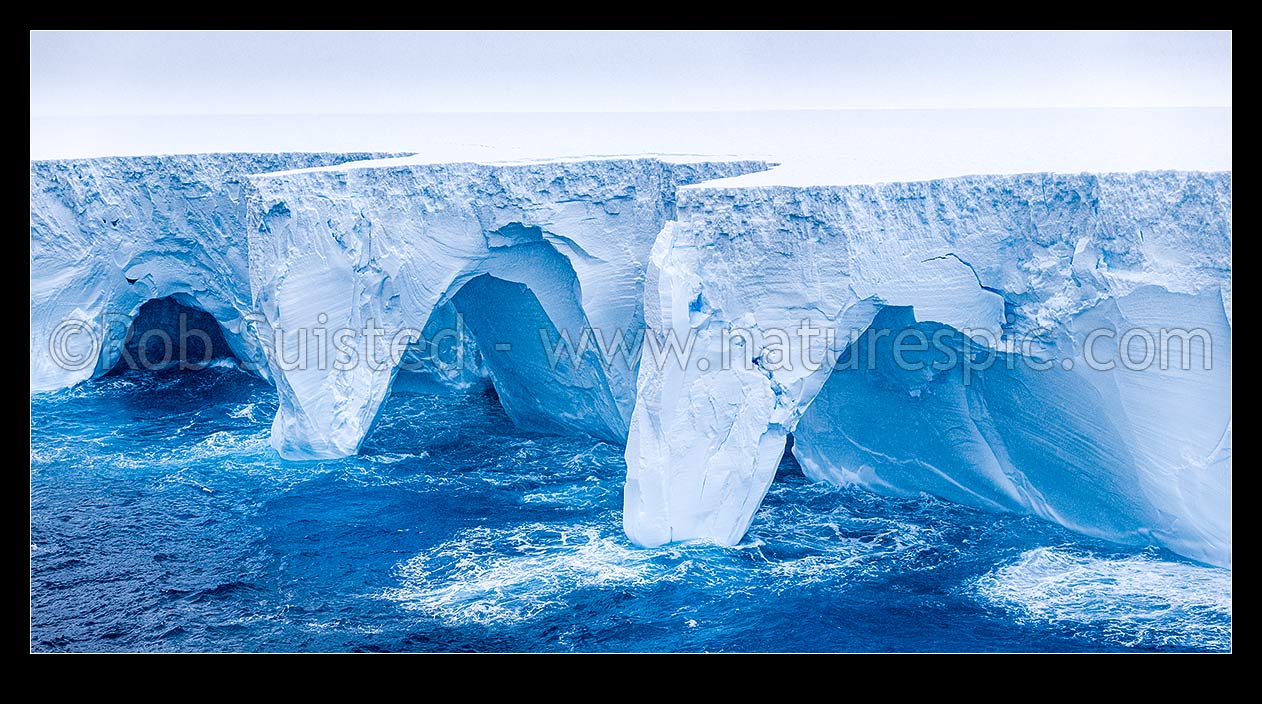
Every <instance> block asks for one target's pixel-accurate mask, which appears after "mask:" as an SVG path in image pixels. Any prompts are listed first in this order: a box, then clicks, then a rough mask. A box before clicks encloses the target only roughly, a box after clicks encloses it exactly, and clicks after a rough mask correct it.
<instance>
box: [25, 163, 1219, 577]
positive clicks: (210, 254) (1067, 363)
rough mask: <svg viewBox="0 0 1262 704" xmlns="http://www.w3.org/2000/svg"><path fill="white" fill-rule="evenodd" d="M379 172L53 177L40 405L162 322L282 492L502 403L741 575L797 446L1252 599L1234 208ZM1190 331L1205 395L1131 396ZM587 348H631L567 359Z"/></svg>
mask: <svg viewBox="0 0 1262 704" xmlns="http://www.w3.org/2000/svg"><path fill="white" fill-rule="evenodd" d="M372 156H374V155H367V154H343V155H324V154H305V155H304V154H277V155H230V154H224V155H199V156H191V157H137V158H107V159H90V160H72V161H54V162H32V164H31V250H32V251H31V348H30V349H31V388H32V390H33V391H42V390H48V389H56V388H63V387H66V386H70V385H72V384H74V383H77V382H79V381H82V380H84V379H87V378H89V377H91V376H94V375H100V374H104V373H106V372H108V371H109V370H110V369H111V368H112V367H113V366H114V364H115V363H116V361H117V360H118V359H119V355H120V354H123V353H124V352H122V351H121V350H123V349H124V345H123V344H122V341H123V339H124V337H125V336H126V334H127V328H128V326H129V325H130V324H131V323H132V322H133V320H134V319H135V318H136V316H137V315H138V314H140V313H141V308H142V306H144V305H145V304H146V303H147V302H148V301H153V300H155V299H169V301H170V302H173V304H179V305H182V306H186V307H188V308H193V309H196V310H200V311H204V312H205V313H208V314H209V315H210V316H213V319H214V320H215V321H216V322H217V323H218V325H219V327H220V328H221V331H220V332H222V335H223V339H224V340H225V341H226V342H227V344H228V345H229V346H230V347H231V350H232V352H233V353H234V354H235V356H237V357H238V358H239V359H241V360H243V361H247V362H248V363H250V364H253V365H255V366H257V372H258V373H259V374H261V375H262V376H264V377H265V378H267V379H269V380H270V381H271V382H272V383H273V384H275V386H276V389H277V393H278V398H279V410H278V412H277V415H276V418H275V420H274V422H273V426H272V443H273V445H274V446H275V447H276V449H277V450H278V451H279V453H280V454H281V455H282V456H283V457H285V458H289V459H316V458H331V457H339V456H345V455H347V454H352V453H355V452H356V451H357V450H358V448H359V446H360V443H361V442H362V441H363V440H364V438H365V437H366V436H367V434H368V433H369V432H370V430H371V428H372V426H373V423H374V422H375V420H376V417H377V414H378V412H379V410H380V408H381V406H382V402H383V401H384V400H385V398H386V397H387V395H388V394H389V393H390V391H391V390H392V389H401V388H423V389H436V388H468V387H470V386H472V385H474V384H479V383H492V384H494V386H495V389H496V391H497V393H498V395H499V398H500V400H501V403H502V404H503V406H504V408H505V410H506V411H507V413H508V415H509V417H510V418H512V420H513V421H514V422H515V423H517V424H519V425H521V426H524V427H527V428H532V429H536V430H541V431H545V432H581V433H586V434H589V435H592V436H595V437H598V438H602V439H605V440H609V441H611V442H617V443H622V442H625V443H626V459H627V465H628V477H627V484H626V493H625V524H626V530H627V534H628V535H629V536H630V538H631V539H632V540H633V541H635V542H636V543H638V544H641V545H646V546H652V545H659V544H663V543H666V542H673V541H681V540H693V539H701V540H714V541H718V542H721V543H725V544H732V543H735V542H737V541H739V540H740V539H741V538H742V536H743V535H744V534H745V532H746V530H747V529H748V527H749V525H750V522H751V520H752V519H753V516H754V513H755V511H756V510H757V508H758V505H759V503H760V501H761V499H762V496H763V494H764V493H765V492H766V490H767V487H768V486H769V484H770V482H771V480H772V478H773V477H774V474H775V469H776V466H777V464H778V462H779V460H780V458H781V456H782V454H783V452H784V451H785V447H786V440H787V438H788V436H789V435H790V434H792V436H793V438H794V444H793V446H792V447H793V450H792V451H793V453H794V454H795V456H796V457H797V458H798V460H799V461H800V463H801V465H802V467H803V469H804V471H806V472H807V474H808V475H809V476H811V477H812V478H814V479H817V480H821V481H829V482H834V483H853V484H858V485H861V486H865V487H867V488H869V489H872V490H874V491H878V492H883V493H889V494H895V495H915V494H918V493H920V492H927V493H930V494H934V495H937V496H940V497H943V498H946V499H949V500H952V501H957V502H963V503H967V504H971V505H975V506H979V507H983V508H987V509H991V510H1002V511H1015V512H1022V513H1030V514H1034V515H1037V516H1040V517H1042V518H1045V519H1047V520H1050V521H1053V522H1056V523H1059V524H1061V525H1064V526H1067V527H1069V528H1071V529H1074V530H1077V531H1081V532H1084V533H1087V534H1091V535H1096V536H1099V537H1102V538H1106V539H1109V540H1114V541H1120V542H1126V543H1141V544H1147V543H1152V544H1157V545H1161V546H1164V547H1167V548H1169V549H1171V550H1174V551H1176V552H1178V553H1180V554H1183V555H1188V556H1191V557H1194V558H1196V559H1200V560H1204V561H1206V562H1210V563H1214V564H1223V565H1229V564H1230V561H1231V557H1230V555H1231V514H1230V510H1231V509H1230V497H1231V383H1230V374H1231V176H1230V173H1196V172H1151V173H1149V172H1145V173H1135V174H1107V175H1085V174H1084V175H1075V176H1064V175H1048V174H1036V175H1023V176H977V177H964V178H955V179H947V180H941V181H929V182H916V183H896V184H885V185H873V186H837V187H830V186H811V187H788V186H770V185H756V186H744V187H742V186H741V185H740V182H739V179H737V180H735V181H733V180H726V181H722V182H715V181H714V180H715V179H731V178H732V177H737V176H740V175H741V174H747V173H751V172H755V171H762V170H765V169H767V168H769V165H767V164H764V163H761V162H752V161H689V160H668V159H656V158H636V159H590V160H576V161H553V162H535V163H520V164H471V163H470V164H426V163H421V162H417V161H415V160H408V159H403V160H397V159H396V160H391V159H374V160H369V161H361V160H362V159H368V158H369V157H372ZM165 305H166V306H167V307H165V308H153V309H152V310H148V312H146V313H145V315H146V316H148V317H146V318H142V320H153V321H158V322H157V323H154V324H159V325H169V324H170V321H169V320H168V319H169V318H170V317H171V315H172V312H173V311H174V310H175V309H174V308H172V307H171V305H172V304H170V303H169V304H165ZM66 321H80V328H76V329H71V330H70V331H69V333H68V332H67V329H66V328H65V324H66ZM1171 329H1177V330H1181V331H1185V332H1186V331H1195V335H1194V337H1195V339H1186V340H1182V341H1181V342H1180V343H1177V344H1179V345H1180V346H1179V347H1176V354H1177V355H1182V354H1183V351H1184V349H1186V350H1187V354H1186V357H1187V359H1186V360H1180V359H1178V358H1177V357H1176V359H1175V360H1174V363H1173V364H1169V365H1165V366H1163V365H1161V364H1158V363H1155V362H1154V363H1152V364H1148V365H1144V366H1143V368H1131V366H1135V365H1127V364H1121V363H1118V362H1119V360H1124V358H1125V357H1126V355H1127V354H1129V349H1119V345H1122V341H1124V340H1128V339H1129V340H1130V341H1131V342H1134V341H1135V340H1136V339H1139V338H1137V337H1136V332H1137V331H1138V332H1143V333H1146V334H1148V335H1149V336H1150V337H1151V338H1152V339H1154V340H1156V339H1159V338H1161V336H1162V335H1163V334H1165V333H1167V332H1168V331H1169V330H1171ZM592 330H594V331H596V334H597V336H598V337H600V338H601V339H602V340H609V339H610V338H611V337H612V336H613V335H615V334H621V335H623V336H624V337H625V339H626V342H627V344H626V345H625V346H623V347H619V346H618V345H616V344H615V345H614V348H615V349H622V352H621V353H618V352H616V351H613V353H612V354H610V352H611V351H612V350H609V349H603V350H602V349H600V348H599V345H597V346H595V347H594V346H591V345H589V346H588V347H587V348H586V349H581V350H580V351H578V352H575V353H573V354H570V355H568V356H567V355H562V356H561V357H560V358H557V357H555V355H553V354H550V352H555V351H556V349H557V348H556V347H555V345H556V343H558V342H559V341H561V340H563V339H564V340H569V341H579V340H581V339H582V338H583V335H584V331H592ZM804 332H805V333H806V334H805V335H804ZM70 333H75V334H70ZM642 334H643V335H644V337H643V338H640V337H639V336H640V335H642ZM1128 334H1129V337H1128ZM541 335H542V339H541ZM908 335H911V337H910V338H909V337H908ZM1140 337H1142V336H1140ZM641 339H642V340H643V341H644V343H645V344H643V345H642V347H641V346H640V345H637V342H638V341H639V340H641ZM908 339H910V340H911V341H912V344H911V345H910V346H909V345H907V344H905V343H906V342H907V340H908ZM920 339H924V340H927V341H931V342H930V343H927V344H926V347H925V349H920V348H919V347H918V346H917V345H916V344H915V342H916V341H917V340H920ZM440 340H446V342H445V343H443V344H439V341H440ZM544 340H547V341H549V342H548V343H547V344H543V342H544ZM1205 340H1208V347H1206V348H1203V347H1200V346H1197V345H1201V344H1202V343H1203V342H1204V341H1205ZM457 341H459V344H453V343H455V342H457ZM1140 341H1142V339H1141V340H1140ZM1194 343H1195V344H1194ZM672 344H678V345H679V347H678V348H677V349H676V352H679V354H675V355H672V354H671V350H672V347H671V345H672ZM57 345H61V346H62V347H61V348H59V349H58V350H57V351H58V354H56V355H54V354H51V353H50V350H51V349H52V348H53V347H55V346H57ZM948 352H949V353H950V354H949V355H948V354H947V353H948ZM453 355H454V357H455V358H454V360H453ZM946 356H951V357H954V363H951V364H938V363H939V362H942V361H943V359H942V358H943V357H946ZM1088 356H1091V357H1093V358H1095V359H1096V360H1097V361H1098V360H1099V359H1101V358H1106V359H1108V360H1112V361H1114V364H1113V365H1112V367H1111V368H1109V369H1094V368H1091V367H1092V366H1093V365H1091V364H1088V359H1087V357H1088ZM1211 358H1212V359H1211ZM67 359H70V360H72V361H74V360H78V362H77V363H76V364H66V361H67ZM453 361H454V362H455V363H454V364H452V362H453ZM1181 361H1183V362H1185V363H1180V362H1181ZM1095 366H1098V365H1095Z"/></svg>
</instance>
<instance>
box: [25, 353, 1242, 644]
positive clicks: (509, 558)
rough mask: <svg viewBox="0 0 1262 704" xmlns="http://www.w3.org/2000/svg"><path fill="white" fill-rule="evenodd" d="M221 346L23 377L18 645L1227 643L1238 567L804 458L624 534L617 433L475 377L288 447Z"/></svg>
mask: <svg viewBox="0 0 1262 704" xmlns="http://www.w3.org/2000/svg"><path fill="white" fill-rule="evenodd" d="M275 409H276V400H275V392H274V391H273V390H272V389H271V388H270V387H269V386H267V385H266V384H265V383H263V382H261V381H259V380H257V379H255V378H253V377H250V376H248V375H246V374H244V373H241V372H239V371H236V370H235V369H232V368H228V367H217V368H212V369H208V370H206V371H201V372H183V373H182V372H177V371H169V372H141V371H137V372H126V373H124V374H121V375H114V376H108V377H105V378H102V379H98V380H96V381H92V382H86V383H84V384H80V385H79V386H77V387H75V388H73V389H69V390H66V391H61V392H57V393H53V394H40V395H36V396H32V398H31V610H32V613H31V647H32V649H33V650H36V651H102V650H103V651H154V650H157V651H204V650H214V651H225V650H227V651H343V650H355V651H889V650H895V651H909V650H910V651H925V650H928V651H959V650H963V651H997V650H998V651H1011V650H1015V651H1044V650H1053V651H1096V650H1106V651H1119V650H1123V651H1124V650H1175V651H1184V650H1192V651H1221V650H1227V649H1229V648H1230V646H1231V573H1230V572H1229V571H1227V570H1221V569H1214V568H1209V567H1204V566H1201V565H1197V564H1195V563H1191V562H1188V561H1185V560H1181V559H1180V558H1178V557H1177V556H1174V555H1172V554H1170V553H1167V552H1162V551H1158V550H1155V549H1128V548H1119V547H1117V546H1113V545H1109V544H1106V543H1101V542H1098V541H1094V540H1091V539H1088V538H1084V537H1082V536H1079V535H1075V534H1073V533H1069V532H1067V531H1065V530H1063V529H1060V528H1057V527H1055V526H1052V525H1049V524H1046V523H1043V522H1041V521H1038V520H1035V519H1032V518H1028V517H1018V516H1008V515H996V514H989V513H983V512H979V511H974V510H971V509H966V508H962V507H958V506H954V505H952V504H948V503H945V502H942V501H938V500H935V499H931V498H923V499H891V498H887V497H881V496H876V495H873V494H870V493H868V492H864V491H861V490H856V489H838V488H833V487H829V486H825V485H819V484H812V483H811V482H809V481H807V480H806V478H805V477H803V476H802V474H801V471H800V470H799V469H798V467H797V465H796V464H795V463H794V462H793V460H792V459H791V458H790V459H786V460H785V462H784V463H782V465H781V467H780V471H779V474H778V475H777V478H776V482H775V483H774V484H773V486H772V489H771V491H770V493H769V494H768V496H767V499H766V501H765V502H764V505H763V507H762V508H761V509H760V510H759V512H758V515H757V516H756V518H755V519H754V524H753V527H752V528H751V530H750V532H749V535H748V536H747V537H746V538H745V540H744V541H743V542H742V543H741V544H740V545H739V546H737V547H735V548H721V547H717V546H713V545H683V546H671V547H667V548H662V549H656V550H642V549H637V548H635V547H633V546H632V545H631V544H630V543H629V542H628V541H627V540H626V538H625V537H624V536H623V534H622V526H621V501H622V496H621V490H622V487H621V483H622V477H623V474H624V472H625V466H624V464H623V461H622V454H621V453H622V448H621V447H618V446H616V445H611V444H607V443H603V442H599V441H596V440H592V439H590V438H582V437H557V436H547V435H538V434H532V433H528V432H524V431H520V430H518V429H516V428H514V427H513V425H512V423H511V422H509V420H508V419H507V417H506V416H505V415H504V414H503V412H502V411H501V410H500V408H499V405H498V402H497V400H496V399H495V397H494V395H493V394H490V393H476V394H470V395H462V396H427V395H413V394H395V395H394V396H392V397H391V398H390V399H389V401H388V402H387V406H386V408H385V410H384V412H383V416H382V419H381V421H380V423H379V424H378V426H377V428H376V429H375V430H374V432H373V434H372V435H371V436H370V437H369V438H368V440H367V441H366V442H365V445H364V449H363V450H362V452H361V453H360V454H359V455H358V456H356V457H351V458H347V459H343V460H337V461H328V462H306V463H298V462H285V461H283V460H280V459H279V458H278V457H277V456H276V454H275V453H274V452H273V451H272V449H271V448H270V446H269V445H268V436H269V431H270V425H271V420H272V416H273V415H274V413H275Z"/></svg>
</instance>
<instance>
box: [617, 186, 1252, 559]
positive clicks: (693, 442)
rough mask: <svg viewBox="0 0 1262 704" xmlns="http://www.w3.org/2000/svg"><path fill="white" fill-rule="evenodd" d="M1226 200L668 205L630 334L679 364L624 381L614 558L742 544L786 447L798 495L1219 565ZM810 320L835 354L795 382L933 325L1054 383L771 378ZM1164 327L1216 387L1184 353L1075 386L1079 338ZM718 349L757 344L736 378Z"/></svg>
mask: <svg viewBox="0 0 1262 704" xmlns="http://www.w3.org/2000/svg"><path fill="white" fill-rule="evenodd" d="M1230 187H1231V180H1230V175H1229V174H1184V173H1144V174H1125V175H1123V174H1118V175H1108V176H1089V175H1080V176H1055V175H1043V174H1038V175H1028V176H992V177H977V178H959V179H947V180H943V181H934V182H927V183H917V184H889V185H881V186H851V187H835V188H824V187H818V188H764V189H748V190H714V191H708V190H706V189H704V188H701V189H693V190H689V191H687V192H685V197H684V198H683V199H681V201H680V204H679V218H678V220H677V221H676V222H673V223H668V224H667V226H666V227H665V228H664V229H663V231H662V234H661V235H660V236H659V238H658V240H657V242H656V243H655V245H654V249H653V253H652V258H651V262H650V267H649V272H648V275H647V279H646V287H645V301H646V303H645V320H646V322H647V323H648V326H649V334H650V335H652V336H654V337H656V338H658V339H665V338H667V337H674V338H676V339H684V338H687V339H690V340H691V341H692V343H693V345H692V351H691V353H690V354H689V355H688V357H687V360H686V361H685V362H684V363H670V364H660V363H650V359H649V358H648V357H647V356H646V357H645V358H644V359H643V360H642V361H641V365H640V372H639V380H638V395H637V402H636V407H635V413H634V416H633V417H632V421H631V428H630V433H629V438H628V442H627V449H626V458H627V465H628V474H627V485H626V492H625V495H624V523H625V528H626V532H627V534H628V536H630V537H631V539H632V540H633V541H635V542H637V543H639V544H642V545H660V544H663V543H666V542H671V541H680V540H696V539H699V540H713V541H716V542H720V543H724V544H733V543H736V542H737V541H739V540H740V539H741V537H742V536H743V535H744V534H745V531H746V530H747V529H748V527H749V525H750V522H751V520H752V519H753V516H754V512H755V511H756V509H757V507H758V505H759V503H760V502H761V500H762V497H763V495H764V494H765V492H766V490H767V488H768V486H769V485H770V483H771V481H772V478H773V477H774V474H775V468H776V465H777V463H778V461H779V459H780V457H781V455H782V453H783V451H784V447H785V436H786V435H787V434H788V433H790V432H793V433H794V434H795V438H796V441H797V444H796V445H795V447H794V450H793V452H794V453H795V455H796V456H797V457H798V459H799V460H800V461H801V464H802V465H803V468H804V470H805V471H806V472H807V473H808V474H810V475H811V476H813V477H815V478H819V479H826V480H830V481H839V482H852V483H858V484H860V485H863V486H867V487H869V488H872V489H875V490H878V491H886V492H889V493H916V492H919V491H928V492H932V493H937V494H940V495H942V496H945V497H947V498H951V499H954V500H957V501H966V502H969V503H973V504H975V505H979V506H984V507H987V508H991V509H998V510H1017V511H1025V512H1030V513H1034V514H1036V515H1039V516H1041V517H1044V518H1047V519H1049V520H1052V521H1055V522H1057V523H1060V524H1062V525H1065V526H1067V527H1069V528H1072V529H1075V530H1079V531H1082V532H1085V533H1089V534H1092V535H1097V536H1100V537H1105V538H1108V539H1111V540H1117V541H1121V542H1128V543H1153V544H1157V545H1161V546H1164V547H1168V548H1170V549H1172V550H1175V551H1177V552H1179V553H1181V554H1183V555H1187V556H1190V557H1193V558H1196V559H1200V560H1203V561H1206V562H1210V563H1213V564H1219V565H1230V564H1231V509H1230V496H1231V403H1230V393H1231V392H1230V378H1231V376H1230V372H1231V366H1230V364H1231V360H1230V357H1231V317H1230V315H1231V281H1230V271H1231V267H1230V247H1231V231H1230V198H1231V196H1230ZM900 309H901V310H900ZM804 323H809V325H810V326H811V327H812V328H815V329H821V330H831V331H833V332H834V334H835V340H837V341H838V342H837V343H830V342H825V341H824V339H822V338H821V337H814V338H811V340H810V341H809V342H803V341H801V340H800V339H799V338H796V337H792V336H789V337H788V338H787V342H788V345H787V346H788V348H789V349H788V350H787V353H788V356H790V357H791V358H793V359H794V360H797V359H800V358H801V357H802V356H803V354H804V353H806V352H810V353H811V354H810V355H809V356H810V357H812V358H814V359H820V358H831V359H838V358H840V359H843V360H844V359H845V354H846V353H847V349H848V342H847V340H848V338H849V337H850V333H851V332H852V331H858V332H862V331H864V330H868V329H870V328H873V327H874V326H875V327H876V328H878V329H879V328H883V327H889V328H893V329H892V330H891V331H890V332H892V333H896V332H897V331H898V329H904V328H907V327H909V326H912V327H914V326H927V327H926V329H927V330H930V331H932V330H938V329H944V330H947V331H948V332H951V331H981V332H984V333H986V335H985V339H986V340H987V342H986V343H985V344H984V345H983V346H984V347H985V348H986V350H987V351H988V354H993V355H995V356H996V357H999V358H1000V359H1005V360H1006V359H1016V360H1020V359H1024V358H1028V359H1029V360H1032V361H1038V360H1041V361H1044V362H1052V363H1053V368H1052V369H1050V370H1048V371H1042V372H1038V374H1037V375H1036V374H1033V373H1029V372H1028V371H1027V365H1025V363H1024V362H1021V363H1020V364H1018V365H1017V366H1016V368H1015V370H1014V371H1011V372H1009V371H1007V370H1006V364H1001V365H1000V367H1001V368H1000V369H999V370H992V371H989V372H986V373H983V374H980V375H977V378H975V379H974V384H973V386H970V387H967V388H966V387H964V386H963V385H961V384H956V383H955V382H953V381H952V380H951V379H950V378H948V377H942V378H934V377H932V376H929V377H925V376H923V374H920V375H918V374H901V373H894V372H901V371H902V370H893V371H891V369H890V365H889V364H884V365H881V364H878V366H877V368H876V369H875V370H873V371H872V372H871V373H864V374H857V375H855V374H853V373H851V372H842V371H833V370H832V367H831V366H828V365H825V366H823V367H820V368H809V367H807V366H803V365H801V364H796V365H794V366H790V367H786V366H780V365H776V364H768V363H767V360H768V359H769V358H768V357H767V356H766V355H765V354H764V350H765V349H767V347H765V346H766V341H767V340H768V339H770V338H774V334H773V333H775V332H776V331H780V332H789V333H792V331H794V330H796V329H798V328H799V327H800V326H802V325H803V324H804ZM1166 328H1169V329H1185V330H1186V329H1197V330H1202V331H1205V333H1206V335H1207V337H1208V339H1210V340H1212V346H1213V364H1212V368H1201V365H1202V361H1203V360H1202V358H1201V357H1200V356H1199V355H1200V354H1201V353H1200V352H1197V351H1193V352H1192V353H1191V355H1190V358H1189V360H1188V365H1189V366H1188V367H1187V368H1170V369H1162V368H1159V367H1158V366H1151V367H1149V368H1145V369H1141V370H1132V369H1128V368H1126V367H1123V366H1121V365H1118V366H1115V367H1113V368H1112V369H1109V370H1107V371H1098V372H1097V371H1095V370H1085V360H1084V359H1083V355H1084V349H1085V348H1086V346H1087V343H1088V341H1089V339H1090V335H1091V333H1093V332H1096V331H1100V330H1104V331H1107V332H1110V333H1112V334H1113V335H1114V337H1113V338H1112V339H1113V340H1115V341H1116V340H1117V339H1118V338H1119V337H1120V336H1121V335H1122V334H1125V333H1126V332H1128V331H1135V330H1140V331H1146V332H1147V334H1148V335H1150V336H1152V337H1157V336H1158V335H1159V334H1160V331H1161V329H1166ZM733 330H750V331H753V332H754V333H755V337H756V338H758V339H760V340H761V341H760V342H757V343H756V345H759V347H758V349H756V350H755V352H754V354H753V355H752V359H754V360H756V363H755V364H752V365H742V364H734V365H730V364H725V363H724V362H725V359H724V350H725V349H726V348H728V346H729V345H728V344H727V343H728V341H729V340H730V339H732V337H731V335H730V333H731V331H733ZM725 336H726V337H725ZM1106 339H1107V338H1106ZM1024 341H1029V342H1030V343H1031V344H1030V346H1029V347H1028V348H1026V347H1020V344H1021V343H1022V342H1024ZM957 345H958V346H959V347H961V348H963V347H964V345H963V344H962V341H961V340H959V339H958V338H957ZM646 350H647V348H646ZM1095 352H1096V353H1097V354H1103V355H1104V356H1105V357H1108V356H1110V355H1112V357H1113V358H1114V359H1117V358H1118V356H1119V351H1118V350H1117V349H1116V348H1112V349H1111V348H1109V345H1108V344H1104V345H1103V347H1099V348H1097V349H1095ZM1067 362H1069V363H1071V364H1069V365H1068V366H1072V367H1073V369H1072V371H1071V370H1070V369H1067V368H1066V363H1067ZM1057 367H1059V368H1057ZM830 375H831V376H830Z"/></svg>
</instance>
